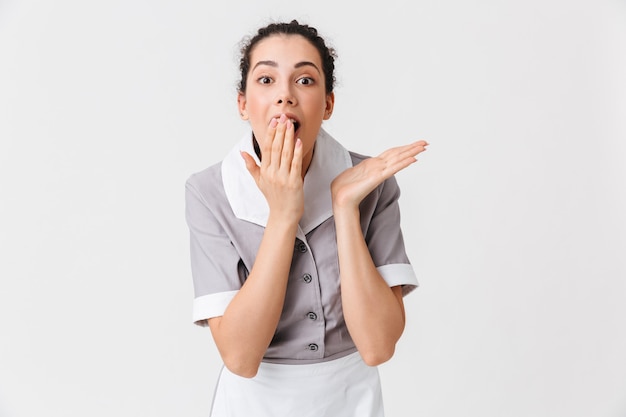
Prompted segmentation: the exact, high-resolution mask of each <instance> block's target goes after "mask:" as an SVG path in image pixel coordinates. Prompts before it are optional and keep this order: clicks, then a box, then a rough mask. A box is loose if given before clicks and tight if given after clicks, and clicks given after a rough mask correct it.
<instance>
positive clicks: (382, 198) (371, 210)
mask: <svg viewBox="0 0 626 417" xmlns="http://www.w3.org/2000/svg"><path fill="white" fill-rule="evenodd" d="M399 198H400V187H399V186H398V183H397V181H396V179H395V177H391V178H389V179H388V180H386V181H385V182H384V183H383V184H382V185H381V186H380V187H378V188H377V189H376V190H375V191H374V192H373V193H372V194H370V195H369V196H368V197H367V198H366V199H365V200H364V201H363V202H362V204H361V221H362V227H363V229H364V235H365V241H366V243H367V246H368V248H369V251H370V254H371V256H372V260H373V261H374V264H375V265H376V268H377V269H378V272H379V273H380V274H381V275H382V277H383V278H384V279H385V281H386V282H387V283H388V284H389V286H390V287H393V286H397V285H401V286H402V289H403V294H404V295H406V294H408V293H410V292H411V291H413V290H414V289H416V288H417V287H418V285H419V284H418V281H417V277H416V275H415V271H414V269H413V266H412V265H411V263H410V261H409V258H408V256H407V253H406V248H405V246H404V237H403V234H402V230H401V223H400V206H399V203H398V200H399Z"/></svg>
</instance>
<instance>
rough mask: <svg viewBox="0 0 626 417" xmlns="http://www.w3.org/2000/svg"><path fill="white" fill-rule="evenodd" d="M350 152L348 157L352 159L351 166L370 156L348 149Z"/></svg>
mask: <svg viewBox="0 0 626 417" xmlns="http://www.w3.org/2000/svg"><path fill="white" fill-rule="evenodd" d="M348 153H349V154H350V158H351V159H352V166H355V165H357V164H358V163H359V162H361V161H364V160H366V159H367V158H371V156H369V155H363V154H360V153H357V152H354V151H348Z"/></svg>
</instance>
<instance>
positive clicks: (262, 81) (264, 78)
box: [257, 75, 272, 84]
mask: <svg viewBox="0 0 626 417" xmlns="http://www.w3.org/2000/svg"><path fill="white" fill-rule="evenodd" d="M257 82H258V83H259V84H270V83H271V82H272V79H271V78H270V77H268V76H266V75H264V76H262V77H259V78H257Z"/></svg>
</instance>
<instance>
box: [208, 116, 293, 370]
mask: <svg viewBox="0 0 626 417" xmlns="http://www.w3.org/2000/svg"><path fill="white" fill-rule="evenodd" d="M267 137H268V138H273V139H272V140H266V141H264V143H263V144H262V155H263V160H262V162H261V167H259V166H257V165H256V163H255V162H254V159H253V158H252V157H251V156H250V155H248V154H246V153H243V154H242V157H243V158H244V160H245V162H246V167H247V169H248V171H250V174H251V175H252V176H253V177H254V179H255V181H256V183H257V185H258V186H259V188H260V189H261V191H262V192H263V194H264V195H265V197H266V199H267V201H268V204H269V208H270V212H269V217H268V221H267V225H266V227H265V232H264V234H263V239H262V240H261V245H260V247H259V252H258V254H257V257H256V261H255V263H254V265H253V267H252V270H251V271H250V274H249V276H248V278H247V279H246V282H245V283H244V285H243V286H242V287H241V289H240V290H239V292H238V293H237V295H236V296H235V297H234V298H233V300H232V301H231V302H230V304H229V305H228V307H227V308H226V311H225V312H224V315H223V316H220V317H215V318H212V319H209V326H210V328H211V333H212V335H213V338H214V340H215V343H216V345H217V348H218V350H219V352H220V355H221V357H222V359H223V360H224V364H225V365H226V367H228V369H229V370H230V371H231V372H233V373H235V374H237V375H240V376H243V377H253V376H254V375H256V372H257V370H258V367H259V364H260V363H261V360H262V359H263V356H264V354H265V351H266V350H267V347H268V346H269V344H270V342H271V340H272V337H273V336H274V333H275V331H276V326H277V325H278V321H279V319H280V315H281V312H282V308H283V302H284V299H285V292H286V289H287V280H288V276H289V268H290V266H291V258H292V256H293V245H294V242H295V237H296V232H297V229H298V221H299V220H300V217H301V216H302V213H303V211H304V194H303V189H302V175H301V169H302V145H301V143H300V141H295V142H294V139H293V127H292V125H291V122H290V121H286V122H281V123H275V122H274V121H273V122H272V123H271V124H270V126H269V128H268V135H267ZM259 312H262V314H259Z"/></svg>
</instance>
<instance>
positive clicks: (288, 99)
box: [275, 86, 296, 106]
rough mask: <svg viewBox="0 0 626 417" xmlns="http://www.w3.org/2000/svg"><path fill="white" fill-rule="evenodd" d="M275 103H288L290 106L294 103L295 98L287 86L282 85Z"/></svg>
mask: <svg viewBox="0 0 626 417" xmlns="http://www.w3.org/2000/svg"><path fill="white" fill-rule="evenodd" d="M275 102H276V104H289V105H291V106H293V105H295V104H296V98H295V97H294V95H293V94H292V93H291V90H290V89H289V86H283V87H282V88H281V89H280V90H279V91H278V94H277V95H276V100H275Z"/></svg>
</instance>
